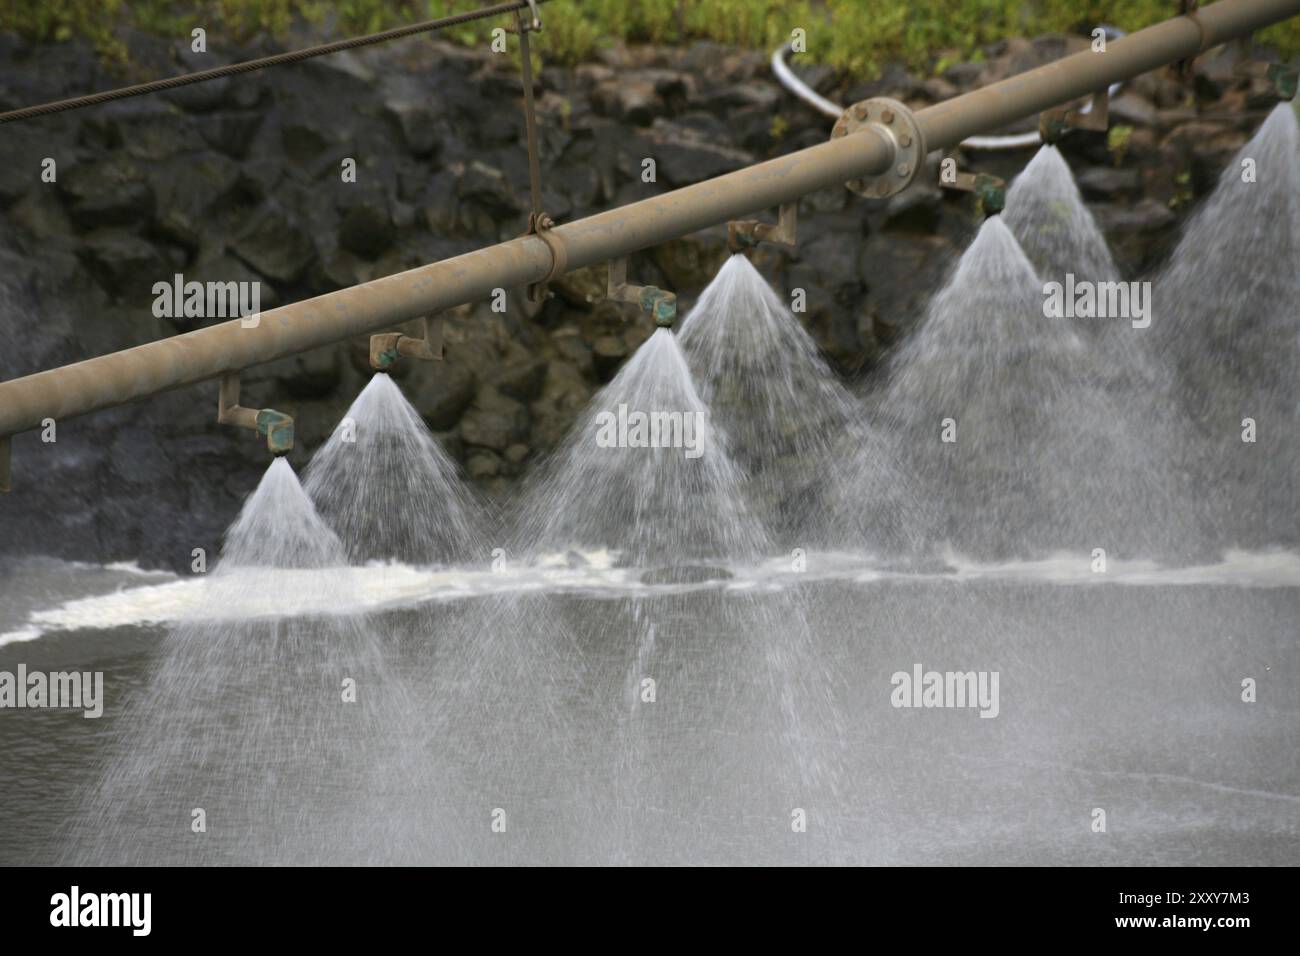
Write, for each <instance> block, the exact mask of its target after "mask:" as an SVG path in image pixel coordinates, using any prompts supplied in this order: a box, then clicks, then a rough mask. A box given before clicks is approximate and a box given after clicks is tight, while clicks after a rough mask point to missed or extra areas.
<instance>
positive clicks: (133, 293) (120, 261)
mask: <svg viewBox="0 0 1300 956" xmlns="http://www.w3.org/2000/svg"><path fill="white" fill-rule="evenodd" d="M80 254H81V257H82V259H83V261H84V262H85V263H86V267H87V268H88V269H90V271H91V273H92V274H93V275H94V276H95V278H96V280H98V282H99V284H100V285H101V286H103V287H104V290H105V291H107V292H108V293H109V294H110V295H112V296H114V297H115V298H126V299H130V300H131V301H132V302H133V303H139V304H140V306H141V307H144V306H145V305H146V304H147V303H150V302H152V301H153V292H152V289H153V284H154V283H155V282H158V281H161V280H169V279H171V277H172V268H171V263H170V262H169V261H168V258H167V256H166V254H165V253H164V252H163V250H162V249H161V248H160V247H159V246H157V245H156V244H154V243H152V242H146V241H145V240H144V239H141V238H140V237H139V236H136V235H133V234H131V233H122V232H116V231H103V232H99V233H94V234H92V235H90V236H89V237H87V238H86V239H85V240H84V242H83V244H82V247H81V252H80Z"/></svg>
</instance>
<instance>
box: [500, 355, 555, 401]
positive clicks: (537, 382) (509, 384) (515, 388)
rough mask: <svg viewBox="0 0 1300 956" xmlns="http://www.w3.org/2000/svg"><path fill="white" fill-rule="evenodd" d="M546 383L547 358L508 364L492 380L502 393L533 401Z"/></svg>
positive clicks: (514, 397) (521, 399) (519, 399)
mask: <svg viewBox="0 0 1300 956" xmlns="http://www.w3.org/2000/svg"><path fill="white" fill-rule="evenodd" d="M545 383H546V360H545V359H531V360H529V361H525V362H518V363H516V364H514V365H510V366H507V367H506V368H505V369H504V370H503V371H502V372H501V374H500V375H498V376H497V377H496V378H495V379H494V380H493V382H492V384H493V385H495V386H496V388H497V391H499V392H500V393H501V394H502V395H507V396H509V397H510V398H513V399H517V400H518V401H521V402H531V401H532V400H533V399H535V398H536V397H537V396H538V395H540V394H542V386H543V385H544V384H545Z"/></svg>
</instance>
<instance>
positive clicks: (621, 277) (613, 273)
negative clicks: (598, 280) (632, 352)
mask: <svg viewBox="0 0 1300 956" xmlns="http://www.w3.org/2000/svg"><path fill="white" fill-rule="evenodd" d="M605 294H606V295H607V296H608V297H609V298H610V299H611V300H613V301H614V302H634V303H636V304H637V305H638V306H640V308H641V311H642V312H645V313H647V314H648V315H649V316H650V317H651V318H653V319H654V322H655V325H656V326H658V327H659V328H661V329H671V328H672V327H673V323H674V322H676V321H677V296H676V295H674V294H673V293H671V292H668V291H666V290H664V289H661V288H659V287H658V286H653V285H629V284H628V281H627V259H626V258H618V259H611V260H610V262H609V279H608V282H607V285H606V293H605Z"/></svg>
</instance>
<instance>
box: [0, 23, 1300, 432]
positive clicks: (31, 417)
mask: <svg viewBox="0 0 1300 956" xmlns="http://www.w3.org/2000/svg"><path fill="white" fill-rule="evenodd" d="M1297 13H1300V0H1223V2H1220V3H1217V4H1214V5H1213V6H1210V7H1206V8H1204V9H1202V10H1200V11H1199V12H1198V14H1197V15H1196V17H1195V19H1193V18H1191V17H1187V16H1183V17H1177V18H1174V19H1172V20H1167V21H1165V22H1164V23H1160V24H1157V25H1155V26H1152V27H1148V28H1147V29H1145V30H1141V31H1139V32H1137V33H1134V34H1131V35H1129V36H1127V37H1124V38H1122V39H1119V40H1115V41H1113V42H1111V43H1109V44H1107V47H1106V51H1105V52H1104V53H1093V52H1091V51H1085V52H1082V53H1077V54H1075V55H1073V56H1069V57H1066V58H1064V59H1062V60H1059V61H1057V62H1055V63H1050V64H1047V65H1045V66H1042V67H1039V68H1037V69H1034V70H1030V71H1028V72H1026V73H1022V74H1020V75H1018V76H1014V77H1011V78H1009V79H1006V80H1002V81H1001V82H998V83H994V84H992V85H991V86H988V87H985V88H983V89H980V90H974V91H972V92H970V93H966V94H964V95H962V96H957V97H954V98H953V99H951V100H947V101H946V102H943V103H939V104H936V105H934V106H931V107H928V108H926V109H924V110H921V111H919V112H917V113H915V114H913V115H914V118H915V122H916V124H917V128H918V129H919V131H920V133H921V135H922V137H923V139H924V142H925V146H926V148H927V149H929V150H939V149H947V148H949V147H952V146H955V145H956V144H958V143H959V142H960V141H961V140H963V139H965V138H966V137H968V136H970V135H973V134H975V133H979V132H983V131H987V130H992V129H998V128H1000V127H1003V126H1005V125H1007V124H1008V123H1011V122H1013V121H1015V120H1018V119H1022V118H1024V117H1026V116H1032V115H1034V114H1035V113H1040V112H1042V111H1043V110H1046V109H1048V108H1049V107H1053V106H1057V105H1059V104H1061V103H1067V102H1069V101H1070V100H1073V99H1076V98H1078V97H1081V96H1086V95H1089V94H1091V93H1093V92H1095V91H1097V90H1102V89H1105V88H1106V87H1107V86H1108V85H1109V84H1111V83H1113V82H1116V81H1120V80H1127V79H1131V78H1132V77H1135V76H1137V75H1139V74H1141V73H1145V72H1147V71H1148V70H1152V69H1155V68H1157V67H1160V66H1163V65H1165V64H1168V63H1172V62H1175V61H1178V60H1182V59H1186V58H1188V57H1191V56H1195V55H1196V54H1198V53H1200V52H1202V51H1204V50H1205V49H1207V48H1208V47H1210V46H1213V45H1215V44H1218V43H1221V42H1223V41H1225V40H1229V39H1233V38H1235V37H1238V36H1243V35H1245V34H1248V33H1250V32H1252V31H1254V30H1255V29H1258V28H1260V27H1263V26H1267V25H1268V24H1270V23H1275V22H1277V21H1280V20H1285V19H1286V18H1288V17H1291V16H1294V15H1296V14H1297ZM894 154H895V145H894V143H893V142H891V141H890V140H888V139H887V138H886V137H884V136H882V135H881V134H880V133H879V132H877V131H876V130H875V129H873V128H872V127H870V126H868V127H866V128H864V129H863V130H862V131H861V132H858V133H854V134H852V135H844V136H841V137H839V138H836V139H833V140H831V141H830V142H827V143H823V144H820V145H817V146H812V147H809V148H808V149H804V150H800V151H799V152H796V153H791V154H789V155H786V156H781V157H778V158H776V159H772V160H768V161H766V162H763V163H758V164H757V165H754V166H750V167H747V168H746V169H742V170H738V171H736V172H733V173H728V174H726V175H723V176H719V177H717V178H715V179H711V180H707V181H705V182H701V183H697V184H695V185H692V186H686V187H683V188H681V189H677V190H674V191H672V192H669V193H665V194H663V195H659V196H654V197H651V198H649V199H644V200H642V201H640V202H636V203H631V204H629V205H627V206H622V207H620V208H617V209H611V210H609V211H607V212H603V213H599V214H597V215H594V216H590V217H588V218H586V219H582V220H578V221H576V222H571V223H565V224H563V225H559V226H556V227H555V228H554V229H553V230H551V231H550V232H551V236H550V239H551V244H552V245H554V244H555V242H556V241H558V243H559V245H560V247H561V248H562V249H563V250H564V254H565V260H566V261H565V263H564V265H563V269H562V270H560V271H565V270H568V269H578V268H582V267H584V266H589V265H593V264H595V263H598V262H604V261H608V260H611V259H616V258H618V257H621V256H626V255H628V254H629V253H632V252H636V251H638V250H641V249H645V248H648V247H650V246H654V245H657V244H659V243H661V242H664V241H666V240H669V239H673V238H677V237H680V236H684V235H687V234H689V233H692V232H695V231H697V230H700V229H705V228H708V227H710V226H714V225H718V224H721V223H725V222H729V221H731V220H733V219H736V218H737V217H739V216H742V215H745V214H747V213H753V212H755V211H758V210H761V209H767V208H771V207H773V206H780V205H782V204H784V203H789V202H792V201H794V200H797V199H798V198H799V197H800V196H803V195H805V194H807V193H810V192H813V191H815V190H817V189H821V188H824V187H826V186H830V185H834V184H837V183H845V182H850V181H852V180H858V179H863V178H869V177H873V176H877V175H879V174H881V173H883V172H885V171H887V170H889V169H890V168H891V165H893V164H894V159H895V155H894ZM555 265H556V262H555V256H554V254H553V252H552V249H551V246H550V245H548V242H547V241H545V240H543V239H541V238H539V237H538V236H536V235H529V236H523V237H520V238H518V239H513V240H510V241H509V242H504V243H501V244H499V245H495V246H490V247H487V248H485V249H479V250H477V251H475V252H470V253H467V254H465V255H462V256H457V257H456V258H454V259H447V260H444V261H442V262H435V263H432V264H430V265H426V266H421V267H420V268H417V269H412V270H410V271H408V272H402V273H398V274H397V275H393V276H388V277H386V278H383V279H377V280H375V281H373V282H367V283H365V284H363V285H358V286H353V287H352V288H349V289H342V290H340V291H338V292H332V293H330V294H328V295H323V296H319V297H317V298H314V299H308V300H306V301H303V302H297V303H294V304H291V305H286V306H283V307H281V308H278V309H273V310H271V311H270V312H265V313H262V314H261V315H260V316H258V317H257V319H258V321H257V322H256V323H255V324H253V323H252V322H250V321H249V320H235V321H231V322H226V323H224V324H221V325H214V326H211V327H209V328H205V329H199V330H197V331H194V332H189V333H186V334H184V335H178V336H175V337H172V338H168V339H163V340H161V341H158V342H151V343H149V344H147V345H141V346H138V347H136V348H133V349H127V350H125V351H122V352H115V353H112V354H110V355H103V356H100V357H98V358H94V359H89V360H87V361H84V362H78V363H76V364H73V365H68V366H64V367H62V368H57V369H50V370H48V371H44V372H38V373H36V374H35V375H29V376H26V377H25V378H19V379H14V380H12V381H8V382H0V436H3V435H12V434H16V433H18V432H22V431H27V430H28V429H32V428H36V427H37V426H38V425H39V424H40V422H41V420H42V419H43V418H46V417H50V418H54V419H56V420H57V419H62V418H68V417H71V416H74V415H82V414H86V413H88V412H93V411H98V410H100V409H104V408H111V407H113V406H115V405H121V404H123V403H125V402H129V401H132V400H134V399H137V398H141V397H144V396H147V395H153V394H157V393H159V392H164V391H167V390H169V389H173V388H179V387H181V386H184V385H192V384H195V383H197V382H202V381H205V380H208V379H212V378H215V377H218V376H220V375H222V374H224V373H227V372H232V371H238V370H240V369H244V368H247V367H248V366H251V365H257V364H261V363H264V362H270V361H274V360H276V359H279V358H284V357H285V356H288V355H293V354H295V353H298V352H303V351H307V350H309V349H312V348H317V347H319V346H323V345H329V344H332V343H334V342H339V341H342V340H344V339H347V338H350V337H352V336H354V335H363V334H367V333H373V332H378V331H381V330H383V329H385V328H391V327H392V326H394V325H397V324H399V323H402V322H405V321H409V320H410V319H413V318H417V317H419V316H421V315H428V314H433V313H437V312H441V311H443V310H445V309H448V308H451V307H452V306H456V305H461V304H463V303H466V302H474V301H477V300H479V299H482V298H486V297H487V296H488V295H490V294H491V292H492V290H493V289H495V288H518V287H520V286H527V285H530V284H534V283H537V282H540V281H542V280H544V279H546V278H547V277H548V276H549V275H550V274H551V273H552V270H553V269H554V267H555Z"/></svg>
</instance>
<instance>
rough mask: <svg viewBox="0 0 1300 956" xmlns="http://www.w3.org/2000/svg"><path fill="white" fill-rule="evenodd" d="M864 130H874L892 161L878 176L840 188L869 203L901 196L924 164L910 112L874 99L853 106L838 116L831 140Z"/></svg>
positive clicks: (918, 131)
mask: <svg viewBox="0 0 1300 956" xmlns="http://www.w3.org/2000/svg"><path fill="white" fill-rule="evenodd" d="M865 129H872V130H875V131H876V132H877V133H879V134H880V135H881V136H882V137H884V139H885V141H886V142H887V143H889V145H890V146H891V147H893V151H894V158H893V161H892V162H890V164H889V169H888V170H886V171H885V172H883V173H881V174H880V175H879V176H864V177H862V178H861V179H855V180H853V181H852V182H848V183H845V184H844V185H845V186H847V187H848V188H849V190H850V191H851V192H855V193H857V194H858V195H859V196H866V197H867V198H869V199H884V198H885V197H886V196H892V195H894V194H895V193H900V192H902V191H903V190H904V189H906V188H907V187H908V186H910V185H911V183H912V180H914V179H915V178H916V175H917V173H918V172H919V171H920V169H921V163H922V162H924V160H925V137H924V136H923V135H922V133H921V127H920V126H918V125H917V122H916V118H915V117H914V116H913V115H912V111H911V110H909V109H908V108H907V107H906V106H904V105H903V104H902V103H900V102H898V100H891V99H889V98H888V97H886V96H874V97H872V98H871V99H869V100H863V101H862V102H860V103H854V104H853V105H852V106H850V107H849V108H848V109H846V110H845V111H844V112H843V113H841V114H840V118H839V119H838V120H836V121H835V128H834V129H832V130H831V139H839V138H840V137H842V136H849V135H852V134H853V133H860V132H862V131H863V130H865Z"/></svg>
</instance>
